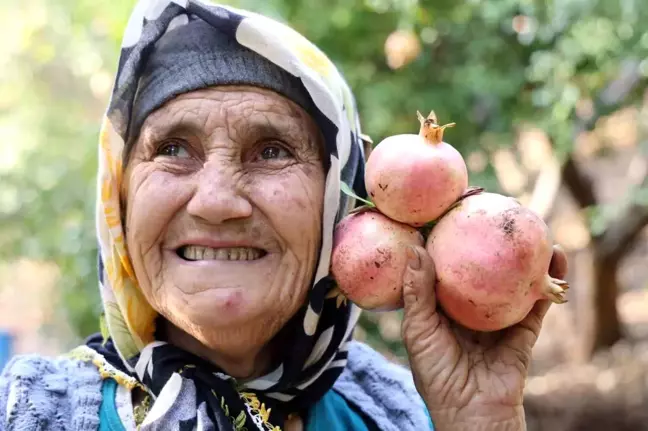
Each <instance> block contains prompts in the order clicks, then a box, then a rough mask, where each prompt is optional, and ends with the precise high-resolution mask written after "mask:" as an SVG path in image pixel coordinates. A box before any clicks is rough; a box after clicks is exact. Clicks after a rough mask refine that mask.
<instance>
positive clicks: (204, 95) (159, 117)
mask: <svg viewBox="0 0 648 431" xmlns="http://www.w3.org/2000/svg"><path fill="white" fill-rule="evenodd" d="M232 114H233V115H234V117H233V118H231V115H232ZM205 117H209V118H210V119H211V120H213V121H216V122H221V123H222V122H223V121H224V120H227V121H228V122H230V123H233V124H235V123H242V122H243V123H245V122H247V121H250V122H260V123H264V122H265V123H266V124H267V125H269V126H272V125H274V127H280V126H284V127H295V126H302V127H307V126H309V125H314V124H312V119H311V118H310V116H309V115H308V113H307V112H306V111H305V110H304V109H303V108H301V107H300V106H298V105H297V104H296V103H294V102H293V101H291V100H290V99H288V98H286V97H284V96H282V95H280V94H278V93H276V92H274V91H271V90H266V89H263V88H257V87H251V86H218V87H210V88H204V89H200V90H194V91H191V92H188V93H184V94H181V95H179V96H177V97H175V98H173V99H172V100H170V101H168V102H166V103H165V104H164V105H163V106H161V107H160V108H159V109H157V110H156V111H154V112H152V113H151V114H150V115H149V116H148V118H147V119H146V120H145V121H144V124H143V129H147V128H151V127H153V128H156V129H158V128H167V127H168V126H169V124H170V122H173V123H180V122H181V123H186V125H187V126H193V127H194V128H200V125H201V124H202V125H203V127H204V126H205V125H206V124H205V123H204V121H205V119H206V118H205ZM246 120H247V121H246ZM309 120H310V121H309ZM201 122H202V123H201ZM308 123H311V124H308Z"/></svg>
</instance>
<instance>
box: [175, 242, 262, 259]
mask: <svg viewBox="0 0 648 431" xmlns="http://www.w3.org/2000/svg"><path fill="white" fill-rule="evenodd" d="M177 253H178V256H180V257H181V258H182V259H184V260H189V261H200V260H229V261H249V260H257V259H261V258H262V257H264V256H265V255H266V254H267V252H266V251H265V250H262V249H260V248H254V247H222V248H212V247H203V246H199V245H185V246H182V247H180V248H179V249H178V250H177Z"/></svg>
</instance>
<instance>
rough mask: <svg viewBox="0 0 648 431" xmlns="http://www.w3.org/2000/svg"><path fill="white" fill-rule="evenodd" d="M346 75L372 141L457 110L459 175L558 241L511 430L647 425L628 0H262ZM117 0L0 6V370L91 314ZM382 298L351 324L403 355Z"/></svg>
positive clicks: (643, 102)
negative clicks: (101, 142) (516, 204)
mask: <svg viewBox="0 0 648 431" xmlns="http://www.w3.org/2000/svg"><path fill="white" fill-rule="evenodd" d="M226 3H227V4H231V5H234V6H239V7H244V8H248V9H251V10H254V11H257V12H261V13H265V14H267V15H270V16H272V17H275V18H278V19H280V20H282V21H285V22H288V23H289V24H291V25H292V26H293V27H294V28H296V29H297V30H298V31H300V32H302V33H303V34H304V35H306V36H307V37H308V38H310V39H311V40H312V41H314V42H315V43H316V44H317V45H318V46H319V47H320V48H322V49H323V50H324V51H325V52H326V53H327V54H328V55H329V56H330V57H331V58H332V59H333V60H334V62H335V63H336V64H337V65H338V67H339V68H340V69H341V70H342V72H343V73H344V75H345V77H346V78H347V80H348V81H349V83H350V85H351V87H352V88H353V89H354V91H355V94H356V97H357V100H358V104H359V109H360V113H361V117H362V123H363V128H364V131H365V132H366V133H368V134H369V135H370V136H371V137H372V138H373V140H374V142H376V143H378V142H380V140H381V139H382V138H384V137H386V136H387V135H390V134H396V133H405V132H407V133H412V132H416V131H417V130H418V121H417V119H416V111H417V110H420V111H429V110H431V109H434V110H436V112H437V114H438V115H439V118H440V121H441V122H450V121H454V122H457V124H458V127H456V128H455V129H451V130H450V131H448V133H447V134H446V141H448V142H449V143H451V144H452V145H454V146H455V147H456V148H458V149H459V150H460V151H461V152H462V154H463V155H464V157H465V159H466V160H467V162H468V165H469V168H470V173H471V184H472V185H479V186H482V187H485V188H487V189H488V190H490V191H495V192H500V193H505V194H508V195H511V196H515V197H517V198H518V199H519V200H520V201H522V202H523V203H524V204H525V205H527V206H529V207H531V208H532V209H533V210H535V211H537V212H538V213H539V214H541V215H542V216H543V217H544V218H545V220H546V221H547V223H548V224H549V225H550V227H551V229H552V231H553V234H554V236H555V240H556V241H557V242H558V243H560V244H562V245H563V247H564V248H565V249H566V250H567V251H568V253H569V259H570V265H571V273H570V276H569V279H568V281H569V282H570V284H571V285H572V286H573V287H572V290H570V292H569V299H570V302H569V303H567V304H565V305H563V306H560V307H558V306H554V307H552V309H551V310H550V312H549V314H548V316H547V318H546V324H545V327H544V330H543V333H542V335H541V338H540V340H539V342H538V344H537V346H536V348H535V351H534V362H533V366H532V372H531V375H530V377H529V380H528V384H527V388H526V391H527V394H526V398H525V400H526V412H527V415H528V429H529V430H552V431H554V430H558V431H560V430H606V431H610V430H644V429H648V229H646V228H645V227H646V225H647V224H648V2H646V0H614V1H612V0H609V1H608V0H547V1H539V0H498V1H486V0H464V1H460V0H435V1H423V0H328V1H327V2H324V1H322V0H303V1H297V0H264V1H259V0H257V1H252V0H249V1H248V0H241V1H229V2H226ZM133 4H134V0H111V1H110V2H108V1H105V2H97V1H91V0H22V1H20V2H1V3H0V41H2V42H1V43H0V368H1V367H2V365H3V364H4V363H5V362H6V360H7V358H8V357H10V356H11V355H12V354H19V353H25V352H39V353H44V354H57V353H61V352H64V351H65V350H66V349H69V348H70V347H72V346H74V345H75V344H77V343H79V342H80V340H82V338H83V337H85V336H87V335H88V334H90V333H92V332H96V331H98V329H99V325H98V317H97V316H98V315H99V313H100V312H101V309H100V301H99V299H98V289H97V281H96V248H95V246H96V244H95V233H94V214H93V211H94V204H95V169H96V142H97V136H98V129H99V125H100V120H101V116H102V114H103V110H104V108H105V105H106V103H107V100H108V97H109V91H110V89H111V85H112V80H113V73H114V71H115V65H116V61H117V55H118V51H119V45H120V39H121V35H122V31H123V28H124V26H125V24H126V21H127V19H128V16H129V13H130V10H131V8H132V7H133ZM399 319H400V314H399V313H397V312H395V313H382V314H370V313H365V314H364V315H363V317H362V322H361V323H362V324H361V327H360V328H359V329H358V331H357V336H358V338H359V339H362V340H365V341H366V342H368V343H370V344H372V345H373V346H375V347H376V348H378V349H380V350H381V351H382V352H384V353H385V354H387V355H388V356H389V357H390V358H392V359H393V360H395V361H399V362H404V361H405V354H404V350H403V346H402V344H401V340H400V335H399V333H400V326H399Z"/></svg>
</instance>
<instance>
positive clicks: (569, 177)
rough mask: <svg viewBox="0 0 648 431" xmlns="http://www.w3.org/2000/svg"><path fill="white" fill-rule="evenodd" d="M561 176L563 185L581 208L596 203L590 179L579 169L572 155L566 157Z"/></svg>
mask: <svg viewBox="0 0 648 431" xmlns="http://www.w3.org/2000/svg"><path fill="white" fill-rule="evenodd" d="M562 177H563V180H564V182H565V186H567V189H569V192H570V193H571V195H572V197H573V198H574V199H575V200H576V202H578V205H579V206H580V207H581V208H587V207H591V206H594V205H596V204H597V203H598V200H597V199H596V195H595V193H594V183H593V181H592V179H591V178H590V177H589V176H588V175H587V174H585V172H583V171H582V170H581V169H580V167H579V166H578V164H577V163H576V161H575V160H574V158H573V157H572V156H570V157H569V158H567V160H566V161H565V164H564V165H563V168H562Z"/></svg>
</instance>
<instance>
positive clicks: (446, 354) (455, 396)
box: [402, 247, 567, 431]
mask: <svg viewBox="0 0 648 431" xmlns="http://www.w3.org/2000/svg"><path fill="white" fill-rule="evenodd" d="M415 251H416V256H414V254H415V253H412V255H411V256H410V267H409V268H408V269H407V270H406V271H405V275H404V287H403V289H404V291H403V294H404V301H405V315H404V318H403V327H402V330H403V340H404V343H405V347H406V349H407V351H408V355H409V361H410V365H411V367H412V372H413V375H414V381H415V383H416V387H417V389H418V391H419V393H420V394H421V396H422V397H423V399H424V400H425V402H426V404H427V407H428V410H429V411H430V415H431V417H432V421H433V422H434V426H435V428H436V429H437V430H439V431H446V430H471V431H478V430H511V431H513V430H515V431H518V430H525V429H526V425H525V421H524V409H523V406H522V399H523V390H524V384H525V380H526V377H527V372H528V367H529V363H530V361H531V349H532V347H533V345H534V344H535V342H536V340H537V338H538V335H539V333H540V328H541V326H542V319H543V318H544V316H545V314H546V313H547V310H548V309H549V305H550V301H548V300H544V301H538V302H537V303H536V305H535V307H534V308H533V310H532V311H531V312H530V313H529V314H528V315H527V317H526V318H525V319H524V320H523V321H522V322H520V323H519V324H517V325H515V326H513V327H511V328H507V329H505V330H502V331H498V332H493V333H480V332H475V331H470V330H467V329H465V328H463V327H460V326H459V325H457V324H455V323H454V322H452V321H450V320H449V319H448V318H447V317H446V316H445V315H444V314H443V312H442V311H441V310H440V309H439V308H437V303H436V297H435V291H434V281H435V276H434V263H433V262H432V259H431V258H430V256H429V255H428V253H427V252H426V251H425V249H424V248H420V247H419V248H416V249H415ZM549 272H550V275H551V276H553V277H556V278H563V277H564V276H565V274H566V272H567V258H566V256H565V253H564V252H563V251H562V250H561V249H560V248H558V247H555V248H554V255H553V258H552V261H551V268H550V270H549Z"/></svg>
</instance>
